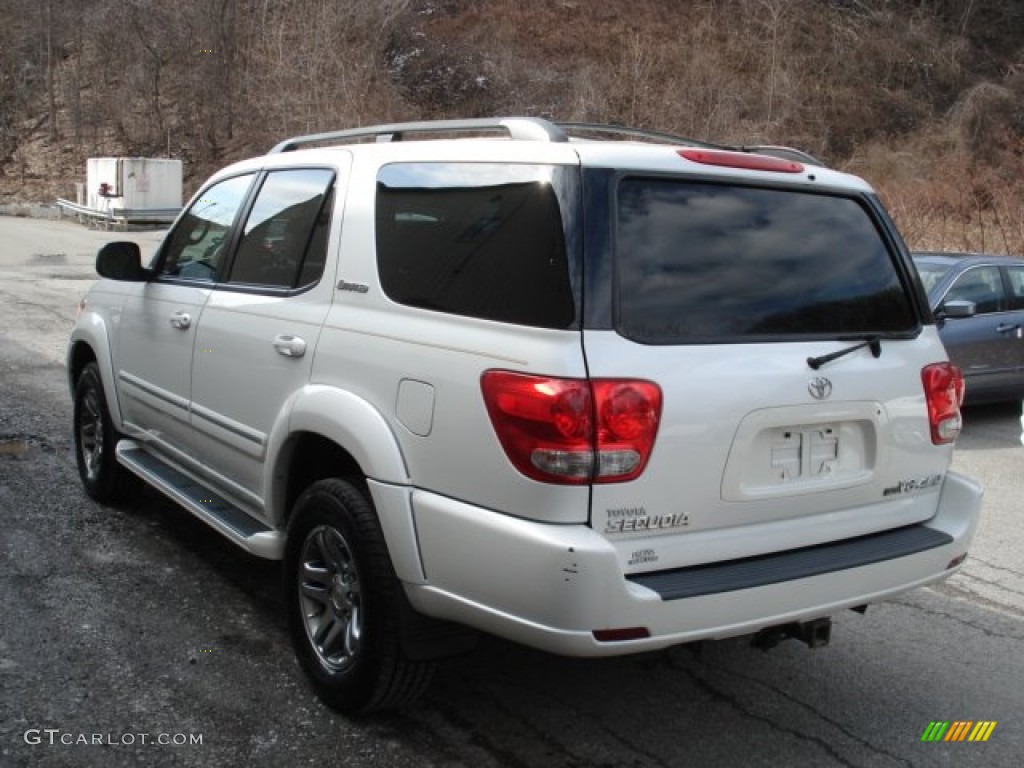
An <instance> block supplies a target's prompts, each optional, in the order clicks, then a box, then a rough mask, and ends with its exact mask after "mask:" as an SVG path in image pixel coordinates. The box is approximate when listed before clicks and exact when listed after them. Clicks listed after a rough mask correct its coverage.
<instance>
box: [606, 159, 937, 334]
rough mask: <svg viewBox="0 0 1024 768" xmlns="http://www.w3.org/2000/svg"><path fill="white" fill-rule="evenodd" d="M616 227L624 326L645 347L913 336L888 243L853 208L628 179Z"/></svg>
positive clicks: (831, 201)
mask: <svg viewBox="0 0 1024 768" xmlns="http://www.w3.org/2000/svg"><path fill="white" fill-rule="evenodd" d="M616 223H617V226H616V238H615V245H616V255H615V259H616V284H617V314H616V324H617V329H618V331H619V332H620V333H621V334H623V335H624V336H626V337H628V338H631V339H634V340H636V341H640V342H644V343H653V344H671V343H680V342H707V341H767V340H769V339H773V338H779V337H791V336H807V337H819V338H820V337H838V336H850V335H857V334H869V333H901V332H909V331H912V330H913V329H914V328H916V325H917V320H916V317H915V314H914V310H913V309H912V307H911V305H910V303H909V301H908V299H907V295H906V292H905V290H904V288H903V285H902V283H901V282H900V279H899V276H898V274H897V271H896V269H895V267H894V263H893V260H892V257H891V256H890V254H889V252H888V249H887V248H886V245H885V242H884V241H883V240H882V237H881V235H880V233H879V230H878V228H877V226H876V225H875V223H874V221H873V219H872V217H871V215H870V214H869V212H868V210H867V209H866V208H864V207H862V205H861V204H860V203H859V202H857V201H856V200H852V199H848V198H842V197H834V196H829V195H822V194H811V193H802V192H793V191H783V190H775V189H763V188H753V187H736V186H728V185H723V184H711V183H696V182H680V181H672V180H666V179H624V180H623V181H622V182H621V183H620V185H619V190H618V210H617V222H616Z"/></svg>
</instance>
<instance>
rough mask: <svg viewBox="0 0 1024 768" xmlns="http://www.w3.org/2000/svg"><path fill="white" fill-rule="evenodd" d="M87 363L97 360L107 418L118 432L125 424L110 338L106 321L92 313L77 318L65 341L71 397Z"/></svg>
mask: <svg viewBox="0 0 1024 768" xmlns="http://www.w3.org/2000/svg"><path fill="white" fill-rule="evenodd" d="M89 363H96V367H97V368H99V372H100V381H101V382H102V384H103V395H104V397H105V398H106V401H107V410H108V411H109V412H110V420H111V421H112V422H113V423H114V427H115V428H116V429H117V430H118V431H119V432H121V431H123V430H124V425H123V422H122V420H121V407H120V403H119V402H118V398H117V389H116V382H115V381H114V379H115V375H114V367H113V366H114V361H113V358H112V356H111V354H110V338H109V334H108V329H107V325H106V323H105V322H104V321H103V319H102V318H100V317H98V316H97V315H95V314H90V315H88V316H85V315H83V316H82V318H80V319H79V321H78V324H77V325H76V326H75V329H74V331H72V334H71V341H70V343H69V344H68V352H67V358H66V367H67V377H68V389H69V390H70V392H71V396H72V398H73V397H74V395H75V386H76V385H77V384H78V378H79V376H81V375H82V371H83V370H85V367H86V366H87V365H88V364H89Z"/></svg>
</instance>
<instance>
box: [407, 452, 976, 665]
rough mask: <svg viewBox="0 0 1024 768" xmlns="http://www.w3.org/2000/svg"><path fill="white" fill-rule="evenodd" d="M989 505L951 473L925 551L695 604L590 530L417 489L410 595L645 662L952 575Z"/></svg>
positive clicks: (467, 616)
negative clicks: (421, 577) (606, 633)
mask: <svg viewBox="0 0 1024 768" xmlns="http://www.w3.org/2000/svg"><path fill="white" fill-rule="evenodd" d="M981 497H982V491H981V487H980V486H979V485H978V484H977V483H975V482H974V481H972V480H970V479H968V478H966V477H963V476H962V475H958V474H956V473H952V472H950V473H948V474H947V476H946V479H945V483H944V485H943V488H942V492H941V494H940V497H939V504H938V509H937V511H936V514H935V516H934V517H933V518H932V519H930V520H928V521H926V522H925V524H924V526H925V528H926V529H930V530H927V531H920V532H919V535H917V537H916V538H917V539H918V541H919V543H921V544H922V546H924V547H925V548H923V549H922V548H920V547H918V548H917V551H913V550H914V549H915V547H909V548H907V547H904V548H903V549H900V548H899V547H897V548H896V549H894V552H896V553H897V555H896V556H886V557H885V558H884V559H875V560H873V561H871V562H867V563H866V564H862V565H856V566H854V567H843V568H842V569H840V570H832V571H829V572H825V573H815V572H813V570H812V571H803V572H802V571H800V570H799V569H795V570H793V569H791V570H790V571H789V574H790V575H793V574H796V575H797V576H798V577H796V578H789V577H787V578H786V579H785V580H782V581H779V580H777V578H778V573H779V571H778V570H777V569H776V571H775V572H774V573H775V575H774V576H773V577H766V579H767V581H766V579H762V580H761V581H758V579H757V577H756V576H755V577H753V580H751V577H749V575H748V577H747V580H746V581H742V580H741V581H740V582H737V583H738V584H739V588H736V584H733V585H732V586H730V587H729V589H728V590H727V591H712V592H706V593H704V594H697V595H695V596H685V592H683V593H672V592H670V591H666V590H664V589H659V591H655V589H654V588H651V586H654V587H655V588H657V587H658V585H657V584H656V583H654V582H652V581H651V580H650V579H645V578H640V579H638V578H636V577H633V578H631V579H627V578H626V576H625V574H624V573H623V572H622V568H621V566H620V564H619V559H618V556H617V554H616V552H615V550H614V548H613V547H612V546H611V545H610V544H609V543H608V542H607V541H606V540H605V539H604V538H603V537H601V536H599V535H598V534H596V533H595V532H594V531H593V530H592V529H590V528H589V527H586V526H580V525H549V524H542V523H535V522H531V521H526V520H520V519H516V518H512V517H508V516H505V515H500V514H497V513H494V512H490V511H487V510H483V509H480V508H477V507H473V506H470V505H467V504H462V503H460V502H457V501H453V500H452V499H448V498H445V497H441V496H436V495H433V494H430V493H426V492H423V491H416V492H415V493H414V494H413V507H414V514H415V520H416V530H417V535H418V539H419V545H420V553H421V557H422V561H423V565H424V570H425V573H426V583H425V584H415V585H414V584H406V592H407V594H408V596H409V599H410V601H411V602H412V604H413V605H414V606H415V607H416V608H417V609H418V610H420V611H422V612H423V613H426V614H428V615H431V616H436V617H438V618H445V619H450V620H452V621H458V622H462V623H464V624H467V625H470V626H473V627H477V628H479V629H482V630H484V631H487V632H491V633H494V634H497V635H500V636H502V637H507V638H509V639H512V640H515V641H517V642H521V643H523V644H525V645H530V646H533V647H536V648H541V649H543V650H546V651H550V652H553V653H560V654H565V655H569V656H612V655H620V654H627V653H637V652H641V651H647V650H654V649H658V648H665V647H668V646H671V645H677V644H680V643H686V642H692V641H694V640H701V639H707V638H723V637H731V636H735V635H744V634H749V633H752V632H756V631H758V630H760V629H764V628H766V627H770V626H774V625H777V624H784V623H788V622H792V621H803V620H808V619H813V618H819V617H822V616H827V615H829V614H831V613H833V612H835V611H838V610H841V609H844V608H849V607H853V606H857V605H863V604H865V603H869V602H873V601H876V600H879V599H882V598H885V597H889V596H892V595H896V594H899V593H901V592H904V591H907V590H909V589H913V588H915V587H919V586H923V585H925V584H929V583H932V582H935V581H938V580H941V579H944V578H947V577H948V576H950V575H952V574H953V573H955V572H956V570H957V568H949V567H948V566H949V563H950V562H951V561H953V560H954V559H955V558H957V557H959V556H961V555H963V554H965V553H966V552H967V547H968V546H969V544H970V542H971V540H972V539H973V537H974V532H975V529H976V527H977V524H978V516H979V513H980V509H981ZM902 552H911V553H910V554H900V553H902ZM851 562H861V561H857V560H852V561H851ZM819 570H820V569H819ZM783 572H785V569H783ZM801 573H813V575H806V576H800V574H801ZM772 578H774V579H776V580H774V581H772V580H771V579H772ZM642 582H643V583H642ZM767 582H770V583H767ZM645 584H647V585H646V586H645ZM751 585H753V586H751ZM698 591H699V590H698ZM677 594H682V595H683V596H676V595H677ZM665 596H667V597H668V599H666V597H665ZM633 627H645V628H646V629H647V630H648V631H649V633H650V636H649V637H646V638H643V639H638V640H626V641H620V642H599V641H598V640H596V639H595V637H594V634H593V631H594V630H600V629H620V628H633Z"/></svg>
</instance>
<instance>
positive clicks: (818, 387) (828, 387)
mask: <svg viewBox="0 0 1024 768" xmlns="http://www.w3.org/2000/svg"><path fill="white" fill-rule="evenodd" d="M807 391H808V392H810V393H811V397H813V398H814V399H815V400H824V399H825V398H827V397H828V396H829V395H831V394H832V382H831V381H829V380H828V379H826V378H825V377H824V376H815V377H814V378H813V379H811V380H810V382H809V383H808V384H807Z"/></svg>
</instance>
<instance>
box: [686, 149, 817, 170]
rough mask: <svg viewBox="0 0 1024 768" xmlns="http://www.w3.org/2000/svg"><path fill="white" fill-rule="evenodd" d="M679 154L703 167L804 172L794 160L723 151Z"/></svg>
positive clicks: (714, 150) (690, 150)
mask: <svg viewBox="0 0 1024 768" xmlns="http://www.w3.org/2000/svg"><path fill="white" fill-rule="evenodd" d="M677 154H678V155H679V156H680V157H682V158H685V159H686V160H689V161H690V162H693V163H700V164H701V165H720V166H723V167H725V168H743V169H745V170H749V171H774V172H775V173H801V172H802V171H803V170H804V167H803V165H802V164H800V163H796V162H793V161H792V160H783V159H782V158H781V157H769V156H768V155H757V154H752V153H747V152H729V151H726V150H722V149H680V150H679V151H678V153H677Z"/></svg>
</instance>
